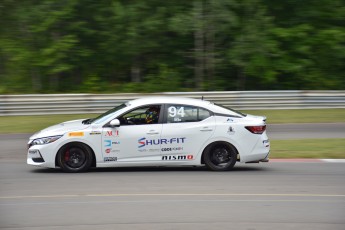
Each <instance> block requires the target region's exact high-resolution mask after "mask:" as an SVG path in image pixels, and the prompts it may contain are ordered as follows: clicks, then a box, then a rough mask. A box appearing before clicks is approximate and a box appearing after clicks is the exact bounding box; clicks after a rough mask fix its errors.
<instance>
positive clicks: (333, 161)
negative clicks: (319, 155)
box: [321, 159, 345, 163]
mask: <svg viewBox="0 0 345 230" xmlns="http://www.w3.org/2000/svg"><path fill="white" fill-rule="evenodd" d="M321 160H322V161H323V162H327V163H345V159H321Z"/></svg>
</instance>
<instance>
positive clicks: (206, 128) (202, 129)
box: [200, 127, 213, 131]
mask: <svg viewBox="0 0 345 230" xmlns="http://www.w3.org/2000/svg"><path fill="white" fill-rule="evenodd" d="M212 130H213V129H212V128H209V127H202V128H201V129H200V131H212Z"/></svg>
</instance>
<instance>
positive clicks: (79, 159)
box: [58, 143, 93, 172]
mask: <svg viewBox="0 0 345 230" xmlns="http://www.w3.org/2000/svg"><path fill="white" fill-rule="evenodd" d="M92 157H93V154H92V151H91V149H90V148H89V147H88V146H86V145H84V144H82V143H71V144H68V145H65V146H64V147H62V148H61V149H60V151H59V153H58V163H59V165H60V167H61V168H62V170H63V171H65V172H84V171H86V170H88V169H89V168H90V166H91V163H92Z"/></svg>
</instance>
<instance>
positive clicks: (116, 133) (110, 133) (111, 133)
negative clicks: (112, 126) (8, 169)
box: [105, 130, 119, 137]
mask: <svg viewBox="0 0 345 230" xmlns="http://www.w3.org/2000/svg"><path fill="white" fill-rule="evenodd" d="M105 136H106V137H118V136H119V130H114V131H113V130H111V131H106V132H105Z"/></svg>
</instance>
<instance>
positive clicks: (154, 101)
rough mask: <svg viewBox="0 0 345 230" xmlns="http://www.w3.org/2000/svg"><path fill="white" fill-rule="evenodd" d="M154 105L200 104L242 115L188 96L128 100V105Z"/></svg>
mask: <svg viewBox="0 0 345 230" xmlns="http://www.w3.org/2000/svg"><path fill="white" fill-rule="evenodd" d="M150 104H151V105H152V104H180V105H191V106H198V107H202V108H205V109H208V110H210V111H212V112H214V113H219V114H224V115H230V116H241V117H242V115H241V114H238V113H237V112H235V111H232V110H229V109H226V108H223V107H220V106H217V105H215V104H214V103H213V102H210V101H205V100H202V99H194V98H186V97H167V96H156V97H152V96H150V97H142V98H140V99H135V100H132V101H128V102H127V103H126V105H127V106H130V107H137V106H141V105H150Z"/></svg>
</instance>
